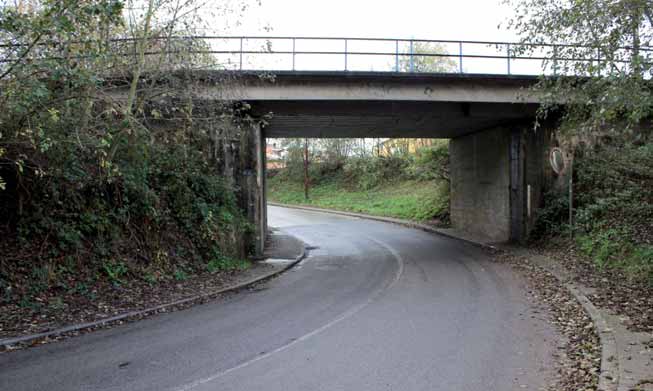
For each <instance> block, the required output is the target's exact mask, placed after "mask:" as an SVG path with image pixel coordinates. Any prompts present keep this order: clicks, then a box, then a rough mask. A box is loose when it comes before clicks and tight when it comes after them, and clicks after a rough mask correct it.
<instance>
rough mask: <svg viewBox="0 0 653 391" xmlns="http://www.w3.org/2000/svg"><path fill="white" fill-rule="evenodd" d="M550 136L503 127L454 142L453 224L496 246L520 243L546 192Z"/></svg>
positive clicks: (533, 219) (452, 168)
mask: <svg viewBox="0 0 653 391" xmlns="http://www.w3.org/2000/svg"><path fill="white" fill-rule="evenodd" d="M545 136H546V132H544V131H539V132H534V131H533V130H532V129H528V126H521V127H500V128H493V129H488V130H485V131H481V132H477V133H473V134H470V135H466V136H462V137H457V138H454V139H452V140H451V143H450V146H449V149H450V162H451V195H450V197H451V205H450V208H451V209H450V212H451V223H452V226H453V227H454V228H456V229H460V230H462V231H466V232H469V233H471V234H474V235H478V236H482V237H485V238H487V239H489V240H491V241H493V242H508V241H516V242H522V241H524V240H526V238H527V237H528V234H529V232H530V230H531V229H532V227H533V225H534V223H535V219H536V215H537V209H538V207H539V206H540V205H541V203H542V196H543V192H544V186H545V181H544V172H545V165H544V162H545V161H544V158H545V155H546V137H545Z"/></svg>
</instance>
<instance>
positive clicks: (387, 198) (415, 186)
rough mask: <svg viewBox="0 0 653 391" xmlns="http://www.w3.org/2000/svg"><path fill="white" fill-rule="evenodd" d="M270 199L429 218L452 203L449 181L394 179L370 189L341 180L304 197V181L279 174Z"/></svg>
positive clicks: (270, 184) (273, 181) (441, 213)
mask: <svg viewBox="0 0 653 391" xmlns="http://www.w3.org/2000/svg"><path fill="white" fill-rule="evenodd" d="M268 199H269V200H270V201H273V202H277V203H281V204H288V205H308V206H315V207H319V208H327V209H334V210H341V211H348V212H360V213H366V214H370V215H375V216H386V217H396V218H401V219H409V220H414V221H427V220H431V219H433V218H440V219H442V218H443V217H444V220H446V216H447V212H448V206H449V189H448V184H447V183H444V182H439V181H414V180H410V181H393V182H391V183H386V184H383V185H381V186H377V187H376V188H373V189H371V190H358V189H352V188H349V187H347V186H346V185H345V184H344V183H343V182H341V181H339V180H333V181H329V182H326V183H321V184H317V185H314V186H312V187H311V189H310V192H309V199H308V200H305V199H304V188H303V184H301V183H297V182H291V181H285V180H284V179H283V178H282V177H279V176H276V177H273V178H270V179H269V180H268Z"/></svg>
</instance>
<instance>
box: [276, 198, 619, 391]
mask: <svg viewBox="0 0 653 391" xmlns="http://www.w3.org/2000/svg"><path fill="white" fill-rule="evenodd" d="M268 205H272V206H279V207H283V208H292V209H303V210H309V211H313V212H322V213H331V214H337V215H343V216H348V217H357V218H361V219H368V220H376V221H381V222H385V223H392V224H398V225H402V226H405V227H408V228H416V229H420V230H422V231H426V232H430V233H433V234H436V235H441V236H445V237H447V238H450V239H455V240H460V241H463V242H466V243H469V244H473V245H476V246H479V247H482V248H486V249H491V250H504V251H510V252H513V253H515V254H517V255H526V256H529V257H531V258H532V254H530V253H528V251H526V250H525V249H515V248H511V247H504V246H495V245H492V244H490V243H484V242H480V241H475V240H471V239H469V238H465V237H461V236H456V235H454V234H451V233H447V232H444V231H443V230H441V229H438V228H434V227H430V226H428V225H424V224H419V223H416V222H414V221H410V220H403V219H395V218H389V217H380V216H370V215H366V214H363V213H353V212H342V211H334V210H330V209H323V208H316V207H310V206H299V205H297V206H296V205H284V204H278V203H273V202H268ZM540 258H543V257H540ZM552 264H553V263H552V262H547V261H546V259H543V260H540V261H539V262H536V265H535V266H537V267H539V268H541V269H543V270H545V271H547V272H549V273H551V275H553V276H554V277H555V278H556V279H557V280H558V281H559V282H560V283H561V284H562V285H563V286H564V287H565V288H566V289H567V290H568V291H569V292H570V293H571V295H572V296H573V297H574V298H575V299H576V301H578V302H579V303H580V305H581V306H582V307H583V309H584V310H585V312H587V314H588V315H589V316H590V318H591V319H592V323H593V325H594V328H595V330H596V333H597V335H598V337H599V341H600V343H601V372H600V374H599V384H598V388H597V391H615V390H617V389H618V388H619V373H620V371H619V367H620V365H619V356H618V354H617V343H616V339H615V336H614V333H613V331H612V330H611V329H610V327H609V326H608V322H607V320H606V319H605V318H604V317H603V315H602V314H601V312H600V311H599V310H598V309H597V308H596V307H595V306H594V304H592V302H591V301H590V300H589V299H588V298H587V296H586V295H585V294H584V293H583V292H582V290H581V288H579V287H577V286H576V285H574V284H572V283H570V282H568V280H567V279H566V278H564V277H563V276H562V274H561V273H560V272H558V271H557V270H555V268H554V267H552Z"/></svg>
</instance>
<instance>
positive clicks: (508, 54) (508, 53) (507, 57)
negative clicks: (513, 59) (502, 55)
mask: <svg viewBox="0 0 653 391" xmlns="http://www.w3.org/2000/svg"><path fill="white" fill-rule="evenodd" d="M506 55H507V56H506V59H507V60H508V74H510V44H507V45H506Z"/></svg>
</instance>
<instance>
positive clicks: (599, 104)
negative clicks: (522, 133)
mask: <svg viewBox="0 0 653 391" xmlns="http://www.w3.org/2000/svg"><path fill="white" fill-rule="evenodd" d="M506 3H508V4H510V5H511V6H513V7H514V8H515V10H516V14H515V16H514V17H513V18H512V19H511V20H510V21H509V23H508V25H509V27H512V28H513V29H514V30H516V32H517V33H518V34H520V35H521V37H522V42H524V43H535V44H542V43H548V44H567V45H551V46H547V47H545V48H544V52H545V54H546V57H547V58H548V60H546V61H545V64H544V65H545V66H546V67H547V68H548V69H549V70H554V69H555V71H556V72H557V74H558V75H564V76H565V77H557V78H542V80H541V81H540V82H539V83H538V84H537V85H536V86H535V91H536V92H537V93H538V94H539V96H541V97H542V99H543V105H542V106H541V108H540V112H539V114H540V119H544V118H549V119H551V118H559V119H560V120H559V122H558V123H557V126H558V131H557V136H558V138H559V141H560V142H561V143H562V145H563V146H564V147H565V149H566V150H567V151H568V153H569V155H570V157H574V156H575V159H574V181H575V185H574V194H575V197H574V204H575V205H574V209H573V213H572V215H573V217H574V219H575V224H574V227H573V230H574V231H575V232H574V233H575V240H574V242H573V245H574V247H576V248H577V249H578V250H580V251H581V252H582V253H583V254H585V255H586V256H587V257H590V258H591V259H592V260H593V261H594V262H595V264H596V265H597V266H598V267H599V268H601V269H612V270H616V271H623V272H625V273H626V275H627V276H629V277H630V278H631V280H632V279H637V280H640V281H646V280H648V281H649V283H651V284H653V236H652V234H651V231H652V230H653V228H652V227H653V223H652V221H653V213H652V211H653V177H652V175H653V174H652V173H653V146H652V145H651V122H650V120H651V116H652V115H653V104H652V103H653V100H652V95H651V91H652V90H651V82H650V78H651V74H652V71H653V48H652V47H651V40H652V39H653V4H652V3H651V2H650V1H648V0H618V1H611V0H598V1H597V0H580V1H564V0H555V1H550V0H506ZM516 50H517V51H518V52H520V53H523V52H531V53H532V52H534V51H535V50H536V46H528V45H526V46H521V47H518V48H517V49H516ZM566 175H568V174H566ZM546 201H547V202H546V206H545V209H544V212H543V213H542V214H541V216H540V226H539V227H538V230H537V231H536V234H537V235H536V236H537V237H539V238H542V237H546V238H551V237H561V238H564V237H569V236H570V230H572V227H569V225H568V224H567V223H566V221H568V218H567V216H568V213H569V212H568V209H569V203H568V194H565V191H555V190H554V191H552V192H551V193H550V194H549V196H548V197H547V200H546Z"/></svg>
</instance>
